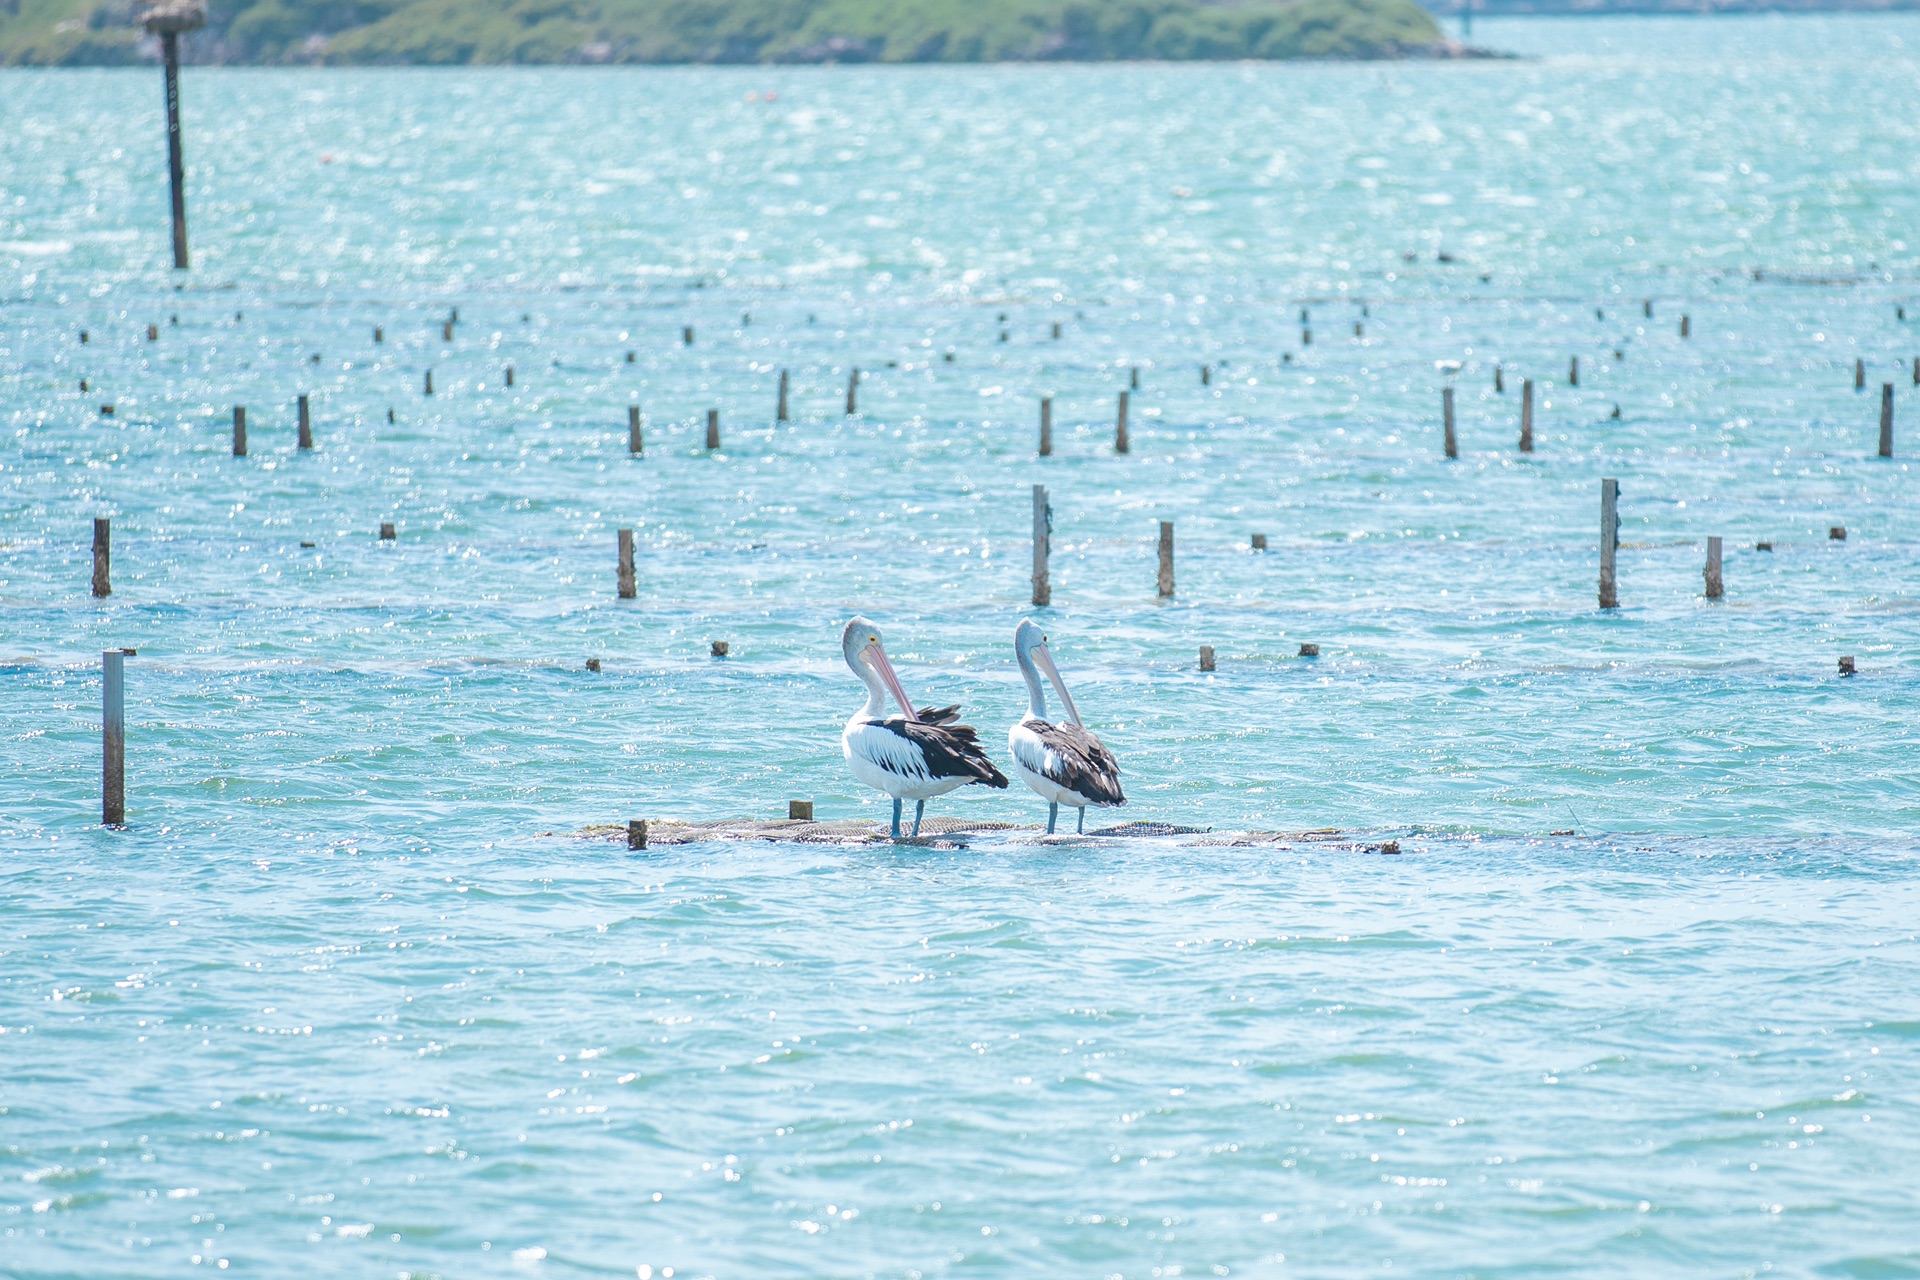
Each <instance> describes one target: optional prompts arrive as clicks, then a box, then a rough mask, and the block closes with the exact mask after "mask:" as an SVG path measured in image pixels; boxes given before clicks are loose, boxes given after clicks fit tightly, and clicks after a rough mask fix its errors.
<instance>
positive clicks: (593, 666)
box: [587, 658, 600, 671]
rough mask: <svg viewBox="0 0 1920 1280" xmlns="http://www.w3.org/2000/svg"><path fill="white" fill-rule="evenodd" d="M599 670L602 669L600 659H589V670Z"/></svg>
mask: <svg viewBox="0 0 1920 1280" xmlns="http://www.w3.org/2000/svg"><path fill="white" fill-rule="evenodd" d="M599 669H600V659H598V658H588V659H587V670H589V671H598V670H599Z"/></svg>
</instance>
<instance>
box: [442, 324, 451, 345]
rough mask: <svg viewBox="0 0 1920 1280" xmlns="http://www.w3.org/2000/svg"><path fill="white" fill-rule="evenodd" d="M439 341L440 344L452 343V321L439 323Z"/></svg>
mask: <svg viewBox="0 0 1920 1280" xmlns="http://www.w3.org/2000/svg"><path fill="white" fill-rule="evenodd" d="M440 341H442V342H452V341H453V321H451V320H447V321H443V322H442V323H441V325H440Z"/></svg>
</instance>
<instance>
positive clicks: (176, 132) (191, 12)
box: [139, 0, 207, 271]
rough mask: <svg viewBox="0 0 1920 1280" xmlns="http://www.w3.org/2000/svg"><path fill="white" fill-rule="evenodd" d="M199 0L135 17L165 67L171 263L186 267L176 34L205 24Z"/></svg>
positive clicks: (167, 2)
mask: <svg viewBox="0 0 1920 1280" xmlns="http://www.w3.org/2000/svg"><path fill="white" fill-rule="evenodd" d="M206 21H207V10H206V6H205V4H204V3H202V0H158V3H156V4H154V6H153V7H152V8H150V9H148V10H147V11H146V12H145V13H143V14H141V15H140V17H139V22H140V25H141V26H143V27H145V28H146V29H147V32H148V34H150V35H156V36H159V37H160V51H161V54H162V55H163V57H164V58H165V61H166V67H167V177H168V178H169V179H171V180H172V183H173V265H174V269H175V270H177V271H185V270H186V269H187V190H186V172H185V165H184V164H183V163H182V161H181V159H180V37H181V35H182V34H184V33H185V32H188V31H198V30H199V29H200V28H201V27H202V26H204V25H206Z"/></svg>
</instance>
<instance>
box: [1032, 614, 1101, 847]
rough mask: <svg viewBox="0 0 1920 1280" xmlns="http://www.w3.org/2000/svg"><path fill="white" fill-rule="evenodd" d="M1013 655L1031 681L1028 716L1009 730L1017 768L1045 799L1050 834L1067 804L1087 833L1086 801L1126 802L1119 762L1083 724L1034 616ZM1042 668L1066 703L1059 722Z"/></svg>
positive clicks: (1099, 802)
mask: <svg viewBox="0 0 1920 1280" xmlns="http://www.w3.org/2000/svg"><path fill="white" fill-rule="evenodd" d="M1013 656H1014V657H1016V658H1018V659H1019V660H1020V674H1021V676H1023V677H1024V678H1025V679H1026V682H1027V714H1026V715H1024V716H1022V717H1021V718H1020V723H1019V724H1016V725H1015V726H1013V728H1011V729H1009V730H1008V731H1007V746H1008V748H1010V749H1011V750H1012V752H1013V771H1014V772H1015V773H1016V774H1018V775H1019V776H1020V780H1021V781H1022V782H1024V783H1026V784H1027V785H1028V786H1030V787H1032V788H1033V789H1034V790H1035V791H1036V792H1038V793H1039V794H1040V798H1041V799H1043V800H1045V801H1046V802H1047V834H1048V835H1052V834H1053V824H1054V822H1055V821H1056V820H1057V819H1058V818H1059V817H1060V806H1061V805H1063V804H1068V805H1072V806H1073V807H1074V808H1076V809H1078V810H1079V811H1080V819H1079V821H1078V822H1077V823H1076V824H1075V825H1074V830H1075V831H1076V832H1081V831H1085V830H1086V827H1087V806H1088V805H1090V804H1097V805H1100V806H1101V807H1103V808H1107V807H1113V806H1117V805H1123V804H1125V803H1126V802H1127V798H1126V796H1124V795H1122V794H1121V793H1120V763H1119V761H1117V760H1115V759H1114V758H1113V752H1111V751H1109V750H1107V749H1106V747H1105V746H1104V745H1102V743H1101V741H1100V739H1098V738H1096V737H1094V736H1093V735H1092V734H1091V733H1089V732H1087V728H1086V726H1085V725H1083V724H1082V723H1080V712H1079V710H1078V709H1077V708H1076V707H1075V706H1074V705H1073V695H1072V694H1070V693H1068V692H1067V684H1066V681H1064V680H1062V679H1061V678H1060V668H1058V667H1056V666H1054V665H1053V655H1052V654H1051V653H1048V652H1047V637H1046V635H1045V634H1044V633H1043V632H1042V631H1041V630H1040V628H1039V627H1037V626H1035V625H1034V623H1033V621H1032V620H1031V619H1028V620H1027V621H1025V622H1022V623H1021V624H1020V625H1019V626H1018V627H1016V628H1015V629H1014V632H1013ZM1035 664H1038V667H1039V670H1036V669H1035ZM1040 671H1045V672H1046V673H1047V679H1049V680H1051V681H1053V687H1054V688H1055V689H1057V690H1059V692H1060V701H1061V702H1063V703H1065V704H1066V708H1067V720H1066V721H1064V722H1061V723H1058V724H1055V723H1052V722H1050V721H1048V719H1047V694H1046V690H1044V689H1042V688H1041V687H1040Z"/></svg>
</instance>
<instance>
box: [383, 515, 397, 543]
mask: <svg viewBox="0 0 1920 1280" xmlns="http://www.w3.org/2000/svg"><path fill="white" fill-rule="evenodd" d="M399 540H400V531H399V530H398V529H395V528H394V527H393V521H391V520H382V521H381V522H380V541H382V542H398V541H399Z"/></svg>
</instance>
